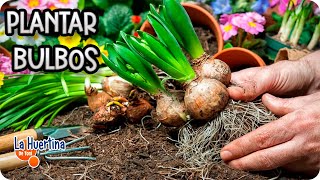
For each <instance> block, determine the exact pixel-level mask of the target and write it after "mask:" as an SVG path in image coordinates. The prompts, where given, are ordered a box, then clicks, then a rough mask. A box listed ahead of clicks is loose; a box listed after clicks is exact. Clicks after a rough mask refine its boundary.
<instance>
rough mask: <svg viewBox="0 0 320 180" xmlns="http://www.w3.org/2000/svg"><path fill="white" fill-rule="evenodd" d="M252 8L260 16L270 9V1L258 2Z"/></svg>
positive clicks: (262, 0)
mask: <svg viewBox="0 0 320 180" xmlns="http://www.w3.org/2000/svg"><path fill="white" fill-rule="evenodd" d="M251 8H252V10H254V11H256V12H257V13H259V14H263V13H265V12H266V11H267V9H268V8H269V0H257V1H256V2H254V3H253V4H252V6H251Z"/></svg>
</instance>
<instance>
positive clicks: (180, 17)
mask: <svg viewBox="0 0 320 180" xmlns="http://www.w3.org/2000/svg"><path fill="white" fill-rule="evenodd" d="M163 4H164V5H165V9H166V10H165V13H166V14H167V16H168V17H169V19H170V20H171V23H172V25H173V26H174V29H175V30H176V32H177V33H178V34H179V35H180V37H181V38H182V42H183V47H184V48H185V49H186V51H187V52H188V53H189V54H190V55H191V56H192V58H194V59H196V58H199V57H200V56H201V55H202V54H203V53H204V50H203V47H202V45H201V43H200V40H199V38H198V36H197V34H196V32H195V30H194V28H193V25H192V22H191V19H190V17H189V15H188V13H187V11H186V10H185V9H184V8H183V6H182V5H181V4H180V2H177V1H176V0H164V1H163Z"/></svg>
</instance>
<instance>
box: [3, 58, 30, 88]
mask: <svg viewBox="0 0 320 180" xmlns="http://www.w3.org/2000/svg"><path fill="white" fill-rule="evenodd" d="M1 73H2V74H4V75H11V74H30V73H31V71H30V70H24V71H21V72H19V73H16V72H13V71H12V63H11V59H10V58H9V57H7V56H5V55H3V54H0V86H1V81H2V79H3V77H2V79H1ZM2 85H3V84H2Z"/></svg>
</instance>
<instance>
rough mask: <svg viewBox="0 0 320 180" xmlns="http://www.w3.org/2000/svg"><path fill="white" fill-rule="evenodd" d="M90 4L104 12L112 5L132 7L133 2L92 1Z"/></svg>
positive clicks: (120, 0)
mask: <svg viewBox="0 0 320 180" xmlns="http://www.w3.org/2000/svg"><path fill="white" fill-rule="evenodd" d="M92 2H93V3H94V4H95V5H96V6H97V7H98V8H100V9H103V10H106V9H107V8H109V7H111V6H112V5H114V4H124V5H127V6H132V2H133V0H92Z"/></svg>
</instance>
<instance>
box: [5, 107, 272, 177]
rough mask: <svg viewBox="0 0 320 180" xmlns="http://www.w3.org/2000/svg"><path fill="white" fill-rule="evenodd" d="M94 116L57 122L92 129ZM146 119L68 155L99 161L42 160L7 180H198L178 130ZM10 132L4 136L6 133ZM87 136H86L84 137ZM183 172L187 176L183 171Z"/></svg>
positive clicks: (93, 138) (215, 173) (82, 112)
mask: <svg viewBox="0 0 320 180" xmlns="http://www.w3.org/2000/svg"><path fill="white" fill-rule="evenodd" d="M91 116H92V113H91V112H90V110H89V109H88V108H87V107H78V108H76V109H74V110H72V111H71V112H69V113H66V114H65V115H61V116H59V117H57V118H56V119H55V121H54V125H79V124H80V125H87V124H90V119H91ZM157 125H158V123H157V122H155V121H153V120H151V119H146V120H145V121H144V125H130V124H124V125H122V126H119V127H116V128H115V129H114V130H110V131H109V132H107V131H105V132H103V131H100V132H92V133H88V136H87V137H86V141H83V142H79V143H78V144H76V146H86V145H89V146H91V147H92V149H91V151H87V152H81V153H73V154H68V155H69V156H71V155H77V156H95V157H96V158H97V160H96V161H50V162H49V161H48V162H46V161H45V160H44V159H42V161H41V164H40V166H39V167H38V168H36V169H31V168H30V167H25V168H20V169H16V170H14V171H10V172H8V173H4V176H5V177H7V178H10V179H51V178H52V179H164V178H166V177H168V178H174V179H196V178H199V177H201V172H197V171H196V170H194V171H192V170H186V165H185V164H184V162H183V160H182V159H177V158H176V157H175V154H176V152H177V148H176V146H175V142H174V141H172V140H171V139H174V138H175V137H174V136H175V134H176V133H175V131H174V130H172V129H168V128H165V127H163V126H161V127H159V128H157ZM5 133H6V132H4V134H5ZM79 136H81V135H79ZM178 169H181V170H182V172H179V171H178ZM208 173H210V177H212V178H215V179H238V178H240V179H266V178H265V177H262V176H258V175H252V174H249V173H246V172H241V171H234V170H231V169H229V168H228V167H226V166H225V165H216V166H214V167H212V168H211V170H210V171H209V172H208Z"/></svg>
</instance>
